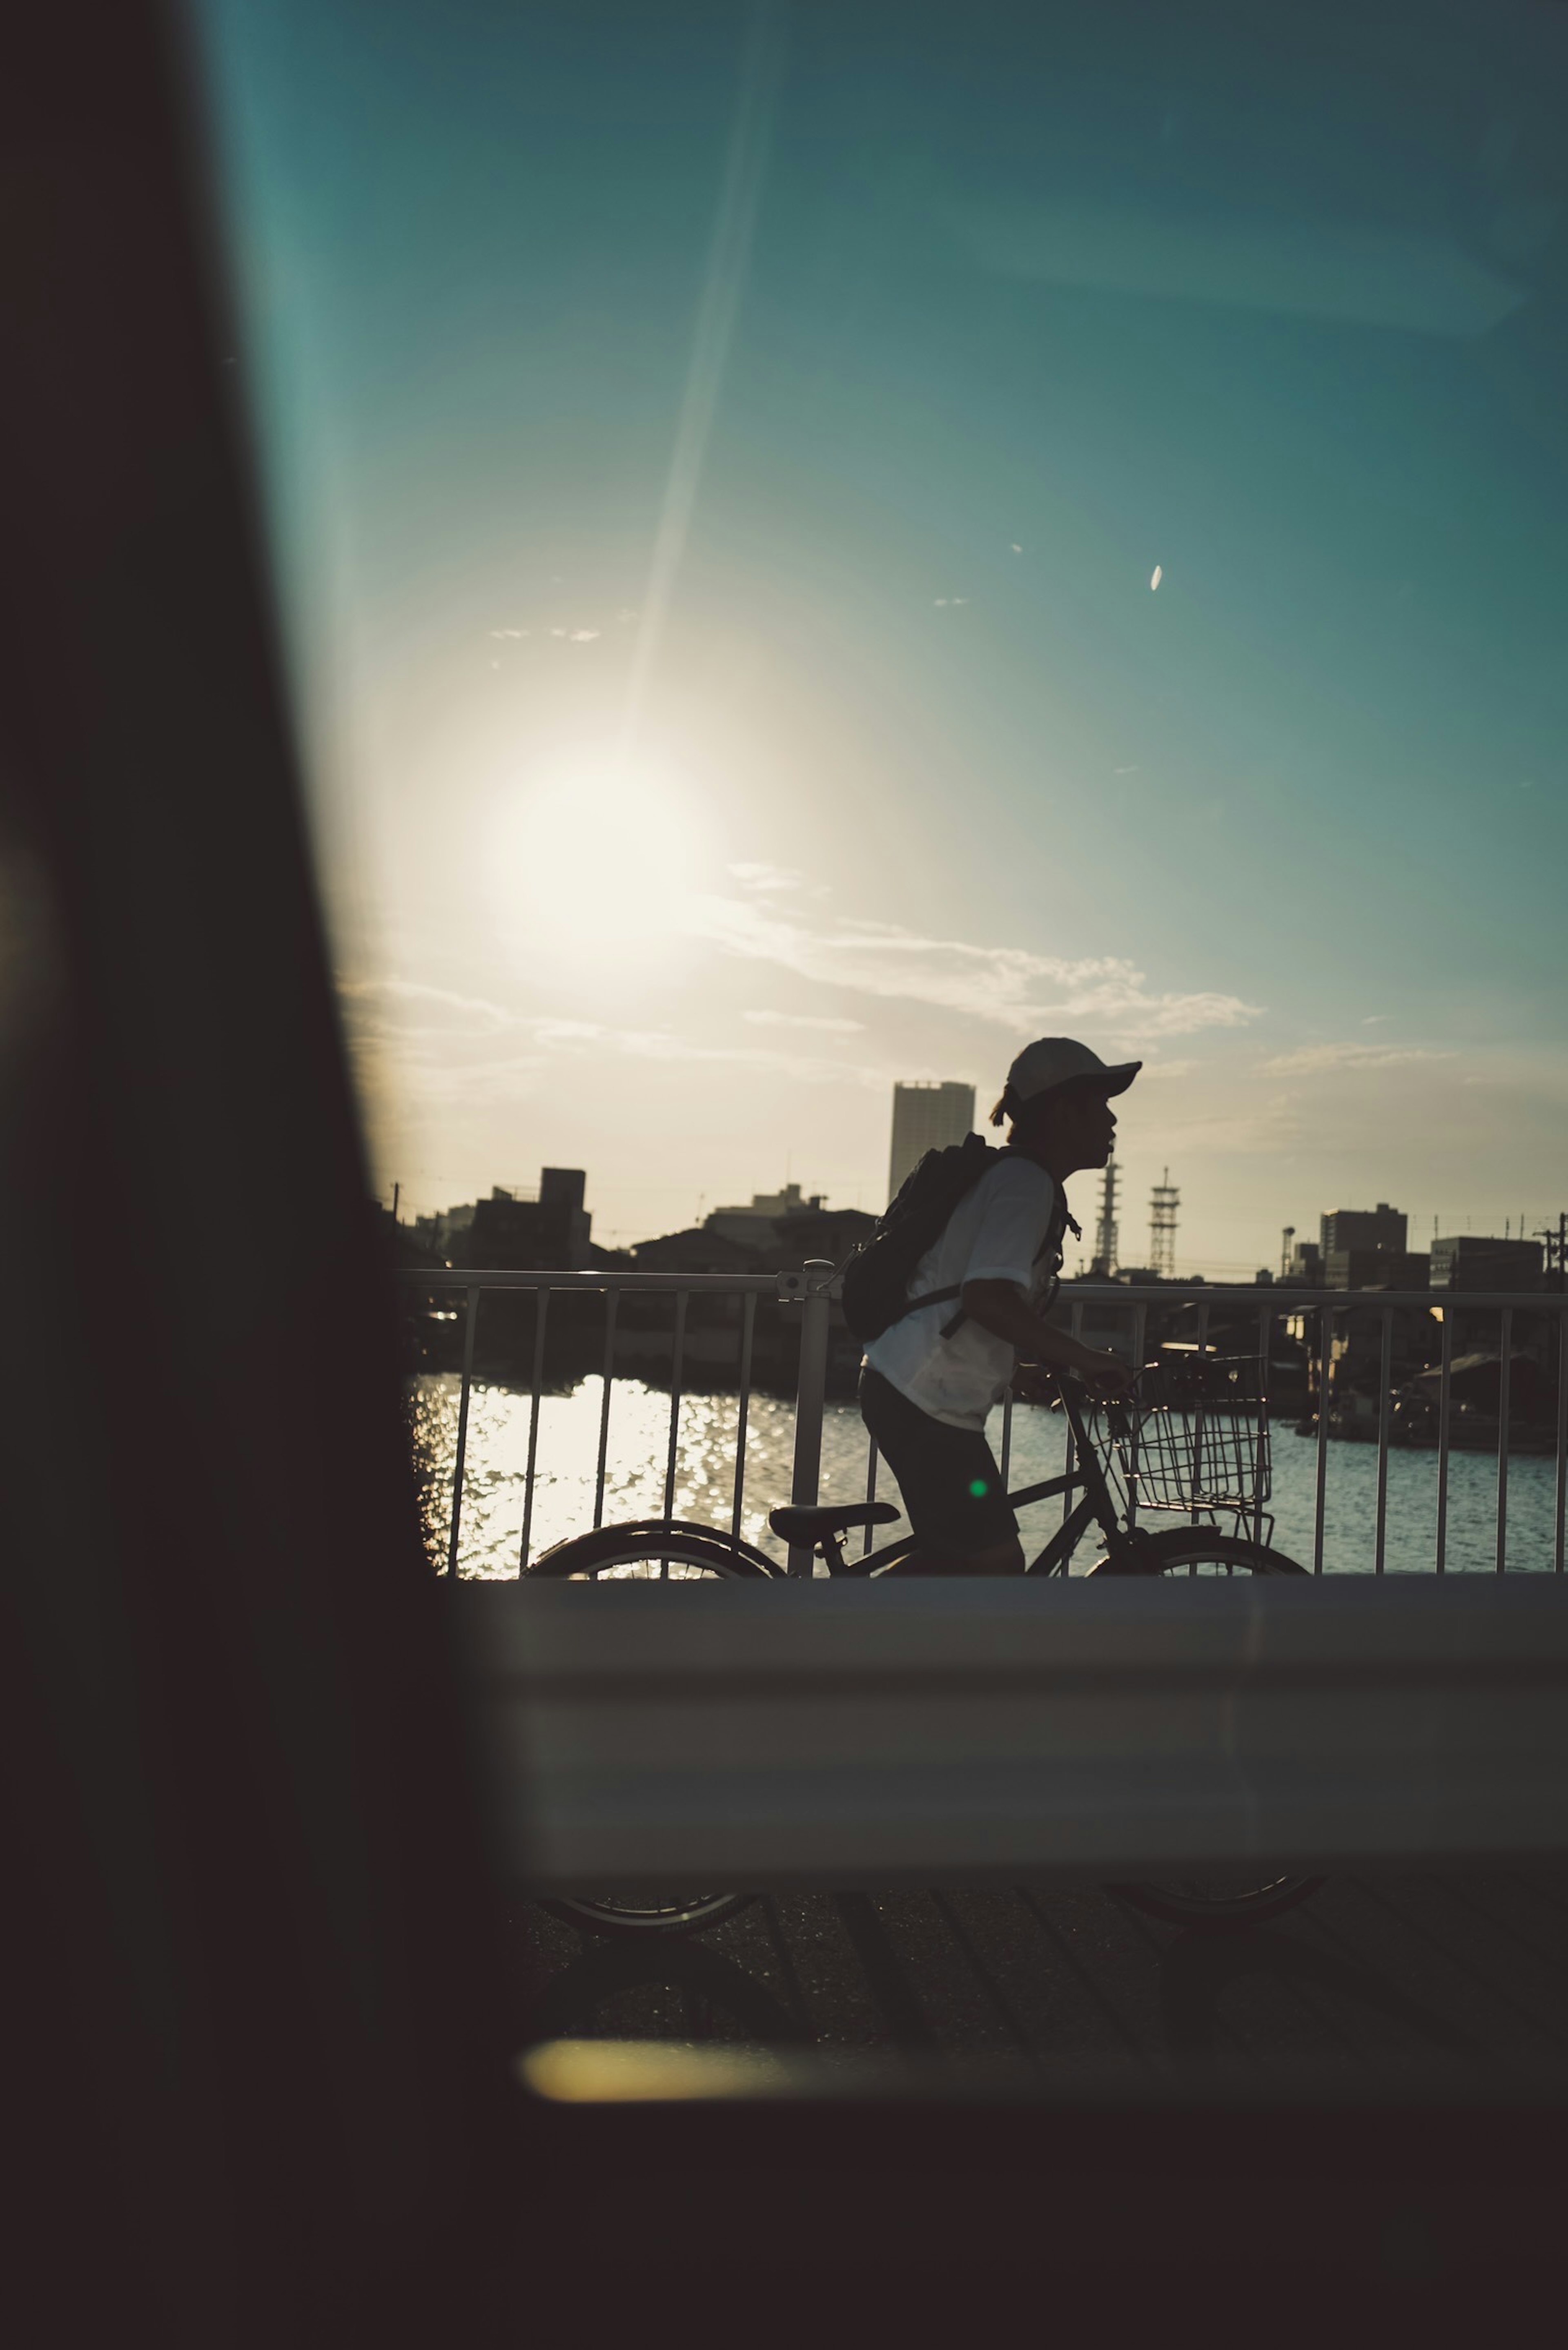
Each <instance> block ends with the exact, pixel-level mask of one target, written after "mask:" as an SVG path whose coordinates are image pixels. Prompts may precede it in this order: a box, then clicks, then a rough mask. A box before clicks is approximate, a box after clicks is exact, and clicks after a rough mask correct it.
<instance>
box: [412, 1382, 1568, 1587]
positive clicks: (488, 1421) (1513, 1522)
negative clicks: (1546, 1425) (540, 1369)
mask: <svg viewBox="0 0 1568 2350" xmlns="http://www.w3.org/2000/svg"><path fill="white" fill-rule="evenodd" d="M602 1399H603V1386H602V1382H601V1381H600V1380H599V1379H597V1378H587V1379H584V1380H583V1381H582V1382H581V1384H580V1385H579V1386H578V1387H577V1388H576V1389H575V1390H574V1391H573V1392H572V1393H571V1394H570V1395H560V1396H548V1395H547V1396H545V1397H543V1398H542V1399H541V1401H540V1405H539V1440H538V1451H537V1472H536V1476H535V1492H534V1512H533V1522H532V1526H531V1530H530V1548H531V1551H532V1553H533V1555H535V1557H536V1556H537V1555H538V1554H539V1552H540V1551H542V1550H545V1549H547V1548H548V1547H549V1546H550V1544H552V1543H556V1542H559V1541H561V1540H563V1539H564V1538H565V1537H566V1536H568V1535H571V1534H581V1533H583V1532H585V1531H586V1530H587V1528H588V1527H589V1526H591V1525H592V1523H593V1514H594V1479H595V1470H596V1467H597V1460H598V1441H599V1412H600V1406H601V1403H602ZM458 1400H459V1381H458V1379H457V1378H456V1377H455V1376H453V1375H451V1374H432V1375H427V1376H425V1377H423V1378H420V1379H419V1380H418V1381H416V1382H415V1383H414V1385H413V1388H412V1392H411V1401H412V1409H413V1415H414V1427H415V1437H416V1443H417V1445H418V1448H419V1451H420V1454H421V1460H422V1461H423V1462H424V1463H425V1465H426V1466H427V1468H428V1471H429V1476H430V1482H429V1485H428V1488H427V1493H426V1505H425V1506H426V1537H427V1541H428V1542H429V1544H430V1548H431V1557H432V1558H433V1559H434V1560H435V1561H436V1562H437V1563H438V1564H439V1565H445V1562H446V1550H447V1529H448V1511H449V1509H450V1504H451V1493H452V1463H453V1460H454V1457H455V1446H456V1441H457V1414H458ZM528 1416H529V1398H528V1395H527V1393H526V1391H525V1390H519V1389H517V1388H508V1387H500V1386H486V1385H480V1384H478V1383H476V1384H475V1386H474V1388H473V1390H472V1395H471V1398H470V1401H469V1421H468V1461H467V1471H466V1475H465V1478H464V1483H463V1500H462V1541H461V1546H460V1551H459V1560H458V1565H459V1571H460V1573H462V1574H463V1575H489V1576H504V1575H515V1574H516V1572H517V1560H518V1550H519V1545H520V1542H521V1538H522V1529H523V1503H524V1481H525V1475H526V1470H527V1461H528ZM736 1420H737V1406H736V1399H735V1398H734V1397H733V1396H704V1395H694V1396H688V1397H686V1398H685V1399H683V1401H682V1403H681V1406H680V1440H679V1446H678V1451H677V1461H676V1483H675V1509H674V1514H675V1515H676V1516H677V1517H680V1518H691V1519H695V1520H698V1521H700V1522H701V1523H705V1524H710V1525H715V1526H720V1527H722V1528H725V1529H727V1528H728V1527H729V1524H730V1522H731V1512H732V1504H733V1496H734V1475H735V1430H736ZM1001 1428H1002V1421H1001V1415H1000V1413H997V1414H994V1415H993V1416H992V1444H993V1447H994V1446H997V1445H999V1444H1000V1440H1001ZM1272 1435H1273V1462H1274V1474H1273V1486H1274V1492H1273V1500H1272V1504H1271V1508H1272V1513H1273V1517H1274V1534H1273V1540H1274V1543H1275V1545H1276V1547H1277V1548H1279V1549H1281V1550H1283V1551H1285V1552H1287V1553H1288V1554H1289V1555H1291V1556H1292V1557H1293V1558H1296V1559H1299V1560H1300V1561H1301V1562H1302V1564H1303V1565H1307V1566H1310V1565H1311V1564H1312V1543H1313V1519H1314V1489H1315V1474H1316V1446H1315V1444H1314V1442H1313V1441H1312V1440H1310V1439H1307V1438H1303V1437H1298V1436H1296V1435H1294V1434H1293V1432H1292V1430H1291V1428H1290V1425H1289V1423H1288V1422H1286V1421H1283V1420H1277V1421H1275V1423H1274V1426H1273V1431H1272ZM669 1443H670V1398H669V1396H668V1394H666V1393H663V1392H661V1391H660V1390H659V1389H658V1388H649V1387H645V1386H644V1385H643V1384H642V1383H641V1381H640V1380H637V1379H628V1378H619V1379H617V1380H616V1382H615V1387H614V1392H613V1394H612V1397H611V1404H610V1424H609V1447H608V1451H607V1461H606V1475H605V1502H604V1523H606V1524H607V1525H614V1524H616V1523H618V1522H620V1521H623V1520H625V1519H628V1518H638V1517H651V1516H657V1515H659V1514H660V1513H661V1512H662V1509H663V1504H664V1475H665V1462H666V1459H667V1456H668V1451H669ZM1063 1451H1064V1423H1063V1421H1062V1419H1061V1417H1060V1415H1059V1414H1053V1413H1051V1412H1049V1411H1046V1410H1044V1409H1034V1408H1033V1407H1031V1406H1027V1405H1020V1406H1019V1407H1018V1408H1017V1409H1016V1410H1015V1411H1014V1414H1013V1421H1012V1461H1011V1464H1010V1468H1009V1477H1008V1482H1009V1483H1010V1484H1012V1486H1014V1487H1017V1486H1020V1485H1024V1484H1029V1483H1032V1482H1035V1481H1036V1480H1038V1479H1040V1478H1043V1477H1050V1476H1054V1475H1055V1474H1056V1473H1057V1472H1058V1471H1060V1469H1061V1467H1062V1464H1063ZM793 1458H794V1404H793V1402H787V1401H783V1400H781V1399H777V1398H774V1397H768V1396H760V1395H753V1398H752V1399H751V1408H750V1414H749V1421H748V1427H747V1433H746V1480H745V1494H744V1504H743V1508H742V1519H741V1531H742V1534H744V1535H745V1536H746V1538H747V1540H748V1541H750V1542H753V1543H757V1544H760V1545H761V1547H762V1548H763V1549H764V1550H766V1551H768V1552H770V1553H771V1554H772V1555H774V1556H775V1557H777V1558H779V1559H780V1560H781V1562H782V1559H783V1555H784V1553H783V1547H782V1545H781V1544H779V1543H778V1542H777V1541H776V1539H775V1538H774V1535H772V1534H770V1533H769V1532H768V1528H767V1512H768V1510H769V1509H770V1508H772V1507H773V1506H774V1505H775V1504H776V1503H779V1502H783V1501H787V1500H788V1498H789V1484H790V1464H791V1461H792V1460H793ZM866 1459H867V1446H866V1431H865V1430H864V1428H863V1427H862V1426H861V1423H860V1415H859V1413H858V1411H857V1409H856V1408H855V1406H854V1405H853V1404H852V1403H836V1404H829V1405H828V1407H827V1409H826V1415H825V1417H824V1422H823V1431H822V1489H821V1490H822V1496H823V1499H824V1500H825V1501H839V1500H843V1501H846V1502H848V1501H857V1500H859V1499H861V1498H862V1497H863V1496H864V1494H865V1492H866ZM1555 1479H1556V1466H1555V1463H1554V1462H1553V1461H1551V1460H1549V1459H1542V1458H1539V1457H1532V1458H1520V1459H1515V1460H1513V1461H1511V1462H1510V1464H1509V1474H1508V1543H1507V1563H1508V1566H1509V1568H1510V1569H1511V1570H1512V1571H1517V1572H1529V1573H1539V1572H1542V1571H1550V1569H1551V1566H1552V1529H1553V1524H1554V1521H1555V1503H1556V1492H1555ZM877 1491H878V1494H879V1495H880V1497H881V1498H883V1499H886V1500H896V1499H897V1498H898V1489H897V1486H896V1485H895V1483H894V1482H893V1480H892V1478H891V1477H890V1476H889V1474H888V1470H887V1467H886V1465H885V1464H884V1465H883V1466H882V1468H881V1471H880V1473H879V1482H878V1486H877ZM1376 1492H1377V1449H1376V1445H1371V1444H1345V1443H1334V1444H1331V1445H1330V1446H1329V1449H1328V1494H1327V1506H1326V1511H1325V1516H1324V1567H1325V1569H1326V1570H1327V1571H1329V1572H1331V1573H1334V1574H1368V1573H1370V1572H1371V1569H1372V1565H1373V1559H1374V1525H1375V1514H1376ZM1437 1513H1438V1456H1437V1454H1436V1453H1435V1452H1416V1451H1393V1452H1390V1454H1389V1457H1388V1516H1387V1547H1386V1566H1387V1571H1388V1572H1389V1573H1390V1574H1402V1573H1404V1574H1409V1573H1427V1572H1429V1571H1430V1569H1431V1566H1432V1562H1433V1558H1434V1556H1435V1551H1436V1531H1437ZM1061 1514H1062V1503H1061V1502H1060V1501H1059V1500H1056V1501H1049V1502H1044V1503H1036V1504H1035V1505H1034V1506H1033V1508H1032V1509H1029V1510H1026V1511H1025V1512H1024V1513H1023V1516H1022V1519H1021V1522H1020V1523H1021V1527H1022V1532H1023V1542H1024V1547H1025V1549H1026V1550H1027V1551H1028V1553H1029V1555H1031V1556H1033V1554H1034V1553H1035V1552H1036V1551H1038V1550H1039V1549H1040V1547H1041V1546H1042V1544H1044V1542H1045V1541H1046V1540H1047V1539H1048V1538H1049V1536H1050V1534H1051V1532H1052V1530H1053V1528H1054V1526H1055V1525H1057V1524H1058V1523H1060V1519H1061ZM899 1531H900V1529H899V1528H898V1527H896V1526H892V1527H888V1528H886V1529H885V1530H883V1531H882V1533H881V1534H880V1536H879V1538H880V1539H887V1538H888V1537H889V1536H892V1535H896V1534H898V1532H899ZM853 1539H855V1540H856V1541H858V1537H854V1538H853ZM1496 1550H1497V1463H1496V1461H1495V1460H1494V1459H1493V1458H1492V1457H1491V1456H1490V1455H1489V1454H1484V1453H1476V1452H1463V1453H1455V1454H1454V1455H1453V1456H1452V1457H1451V1459H1450V1461H1449V1547H1448V1565H1449V1572H1450V1573H1459V1574H1490V1572H1491V1571H1492V1569H1493V1567H1494V1565H1495V1564H1496ZM1095 1555H1096V1552H1095V1547H1094V1544H1093V1539H1092V1537H1088V1538H1085V1541H1084V1543H1083V1544H1081V1545H1080V1547H1079V1550H1078V1552H1077V1555H1076V1556H1075V1560H1074V1571H1075V1573H1079V1574H1081V1573H1082V1572H1083V1571H1084V1570H1085V1568H1086V1567H1087V1566H1089V1565H1092V1564H1093V1561H1094V1558H1095Z"/></svg>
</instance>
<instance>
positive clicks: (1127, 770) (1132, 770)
mask: <svg viewBox="0 0 1568 2350" xmlns="http://www.w3.org/2000/svg"><path fill="white" fill-rule="evenodd" d="M1111 773H1112V775H1137V768H1136V767H1113V768H1112V769H1111Z"/></svg>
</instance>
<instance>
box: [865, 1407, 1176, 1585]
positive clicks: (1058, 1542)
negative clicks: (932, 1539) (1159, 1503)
mask: <svg viewBox="0 0 1568 2350" xmlns="http://www.w3.org/2000/svg"><path fill="white" fill-rule="evenodd" d="M1059 1392H1060V1394H1061V1398H1062V1409H1063V1410H1064V1412H1065V1413H1066V1415H1067V1425H1068V1428H1069V1429H1070V1430H1071V1431H1072V1437H1073V1459H1072V1465H1071V1467H1069V1468H1067V1469H1065V1470H1064V1471H1063V1472H1062V1474H1061V1475H1060V1476H1059V1477H1046V1478H1044V1479H1043V1480H1042V1482H1040V1483H1039V1484H1037V1485H1021V1486H1020V1487H1019V1488H1018V1491H1017V1492H1013V1493H1009V1495H1008V1497H1007V1499H1008V1502H1009V1503H1010V1505H1011V1506H1012V1509H1013V1510H1015V1511H1016V1510H1021V1509H1023V1508H1025V1507H1027V1505H1028V1504H1029V1503H1031V1502H1044V1501H1049V1499H1050V1498H1051V1496H1052V1494H1053V1493H1062V1494H1067V1493H1073V1492H1077V1491H1078V1490H1079V1488H1080V1487H1081V1488H1082V1489H1083V1499H1082V1500H1081V1501H1080V1502H1078V1503H1076V1504H1075V1506H1074V1508H1073V1509H1071V1510H1070V1511H1069V1512H1068V1513H1067V1515H1066V1516H1065V1517H1064V1519H1063V1521H1062V1523H1061V1524H1060V1525H1059V1526H1058V1527H1057V1529H1056V1531H1055V1533H1054V1534H1053V1535H1052V1537H1051V1539H1050V1541H1049V1542H1048V1543H1047V1544H1045V1546H1044V1550H1042V1551H1041V1552H1039V1554H1038V1555H1036V1556H1035V1557H1034V1558H1033V1559H1031V1560H1030V1561H1029V1562H1028V1564H1027V1565H1025V1567H1024V1570H1023V1572H1024V1573H1025V1575H1065V1574H1066V1572H1067V1565H1068V1561H1069V1560H1070V1559H1071V1558H1072V1555H1073V1553H1074V1552H1075V1550H1076V1549H1077V1547H1078V1544H1080V1543H1081V1542H1082V1540H1083V1538H1084V1536H1085V1533H1086V1532H1087V1531H1088V1528H1089V1527H1090V1525H1091V1524H1097V1525H1098V1526H1099V1528H1100V1531H1101V1533H1102V1534H1104V1535H1105V1538H1106V1549H1107V1550H1108V1551H1109V1553H1110V1555H1111V1556H1112V1557H1113V1558H1116V1557H1117V1556H1118V1555H1125V1554H1127V1553H1129V1552H1131V1551H1133V1550H1135V1549H1136V1548H1137V1542H1138V1535H1137V1529H1136V1528H1134V1527H1132V1526H1124V1525H1123V1524H1122V1523H1121V1519H1120V1516H1119V1514H1118V1513H1117V1510H1116V1497H1115V1496H1114V1494H1113V1493H1112V1492H1111V1489H1110V1486H1109V1485H1108V1483H1107V1482H1106V1472H1105V1471H1104V1470H1103V1469H1102V1468H1101V1466H1100V1456H1099V1453H1098V1451H1097V1450H1096V1446H1095V1443H1094V1441H1093V1440H1092V1438H1091V1437H1090V1436H1089V1435H1088V1434H1087V1433H1086V1431H1085V1427H1084V1422H1083V1418H1082V1415H1081V1414H1080V1412H1079V1409H1078V1404H1077V1399H1076V1397H1075V1395H1074V1394H1073V1391H1072V1389H1071V1388H1070V1387H1069V1385H1068V1384H1067V1382H1066V1381H1065V1380H1064V1381H1063V1382H1062V1383H1061V1387H1060V1390H1059ZM914 1542H915V1538H914V1536H913V1534H903V1535H900V1537H899V1538H898V1541H897V1542H890V1543H884V1544H883V1545H882V1547H881V1548H880V1550H873V1551H867V1554H866V1555H865V1557H864V1558H853V1559H851V1558H845V1557H844V1555H843V1552H842V1549H839V1556H838V1558H837V1559H834V1558H833V1556H832V1555H831V1550H832V1549H833V1548H837V1547H838V1545H837V1544H832V1545H830V1547H829V1557H828V1569H829V1572H830V1573H831V1574H832V1575H876V1574H877V1573H879V1572H880V1571H881V1570H882V1569H883V1568H885V1567H889V1566H893V1565H896V1564H897V1563H898V1560H899V1559H901V1558H907V1557H908V1556H909V1553H910V1551H911V1550H912V1549H913V1548H914Z"/></svg>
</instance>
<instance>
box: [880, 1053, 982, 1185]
mask: <svg viewBox="0 0 1568 2350" xmlns="http://www.w3.org/2000/svg"><path fill="white" fill-rule="evenodd" d="M973 1132H974V1087H972V1086H961V1085H956V1084H953V1083H951V1082H947V1083H943V1082H940V1081H938V1080H936V1079H934V1078H933V1079H929V1080H923V1079H919V1078H917V1079H916V1080H914V1081H913V1082H912V1083H911V1084H909V1085H898V1086H895V1087H894V1088H893V1156H892V1164H891V1166H890V1168H889V1170H888V1199H889V1200H896V1199H897V1198H898V1192H899V1190H900V1188H901V1186H902V1184H903V1182H904V1180H905V1178H906V1177H907V1176H909V1175H910V1174H912V1173H913V1171H914V1170H915V1169H916V1168H917V1167H918V1166H919V1163H920V1161H921V1159H923V1158H924V1157H925V1155H926V1153H927V1151H928V1150H943V1149H946V1148H947V1146H948V1144H949V1143H951V1142H961V1141H962V1140H963V1139H964V1136H965V1135H966V1134H972V1133H973Z"/></svg>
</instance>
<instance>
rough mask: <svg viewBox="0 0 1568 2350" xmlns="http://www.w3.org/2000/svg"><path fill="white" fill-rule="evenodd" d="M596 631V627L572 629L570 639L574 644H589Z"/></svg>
mask: <svg viewBox="0 0 1568 2350" xmlns="http://www.w3.org/2000/svg"><path fill="white" fill-rule="evenodd" d="M598 633H599V631H598V630H597V629H573V630H572V634H571V639H570V641H571V642H572V643H573V644H574V645H591V644H592V643H593V640H594V639H595V638H596V637H597V635H598Z"/></svg>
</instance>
